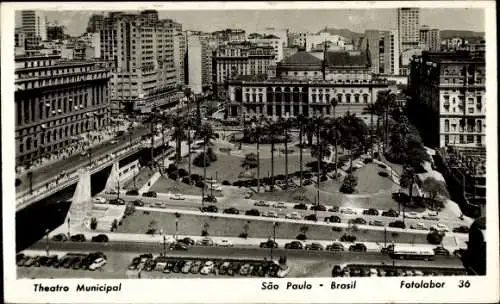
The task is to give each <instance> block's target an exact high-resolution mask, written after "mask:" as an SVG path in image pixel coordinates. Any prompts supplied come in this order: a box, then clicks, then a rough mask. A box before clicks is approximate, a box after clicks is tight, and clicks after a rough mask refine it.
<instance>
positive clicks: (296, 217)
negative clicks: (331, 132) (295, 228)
mask: <svg viewBox="0 0 500 304" xmlns="http://www.w3.org/2000/svg"><path fill="white" fill-rule="evenodd" d="M285 218H287V219H292V220H301V219H302V216H301V215H300V213H298V212H291V213H288V214H287V215H285Z"/></svg>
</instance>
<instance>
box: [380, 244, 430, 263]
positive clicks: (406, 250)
mask: <svg viewBox="0 0 500 304" xmlns="http://www.w3.org/2000/svg"><path fill="white" fill-rule="evenodd" d="M389 255H390V256H391V258H393V259H400V260H403V259H412V260H425V261H429V260H433V259H434V255H435V254H434V250H432V248H427V247H421V246H411V245H394V247H393V249H392V250H390V252H389Z"/></svg>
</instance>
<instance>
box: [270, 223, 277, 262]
mask: <svg viewBox="0 0 500 304" xmlns="http://www.w3.org/2000/svg"><path fill="white" fill-rule="evenodd" d="M277 226H279V223H277V222H273V243H272V245H271V260H272V259H273V249H274V244H276V227H277Z"/></svg>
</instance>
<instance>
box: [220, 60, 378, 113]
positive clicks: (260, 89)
mask: <svg viewBox="0 0 500 304" xmlns="http://www.w3.org/2000/svg"><path fill="white" fill-rule="evenodd" d="M387 88H388V82H387V81H386V80H383V79H377V78H374V77H372V72H371V67H370V59H369V56H368V54H367V53H366V52H324V53H323V57H322V59H319V58H318V57H316V56H314V55H311V54H310V53H309V52H304V51H302V52H298V53H296V54H294V55H292V56H291V57H289V58H286V59H284V60H282V61H281V62H279V63H278V66H277V67H276V77H275V78H266V77H263V76H262V75H248V76H239V77H236V78H235V79H232V80H230V81H229V90H228V95H229V96H228V97H229V98H228V104H227V109H228V115H229V116H230V117H234V118H241V117H244V118H250V117H255V116H257V117H259V116H266V117H272V118H277V117H296V116H298V115H300V114H302V115H305V116H308V117H313V116H316V115H324V116H331V115H333V110H334V109H333V106H332V105H331V101H332V99H334V98H335V99H336V100H337V102H338V105H337V107H336V108H335V114H336V115H343V114H344V113H345V112H347V111H349V112H351V113H356V114H357V115H359V116H361V117H362V118H363V119H364V120H365V121H366V122H369V117H364V116H363V115H361V113H362V112H363V109H364V108H365V107H366V106H367V105H368V104H370V103H373V102H375V100H376V96H377V92H378V91H379V90H384V89H387Z"/></svg>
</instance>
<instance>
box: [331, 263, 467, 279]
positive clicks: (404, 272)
mask: <svg viewBox="0 0 500 304" xmlns="http://www.w3.org/2000/svg"><path fill="white" fill-rule="evenodd" d="M466 274H467V273H466V271H465V270H464V269H458V268H435V267H407V266H391V265H370V264H347V265H335V266H333V268H332V277H416V276H454V275H455V276H459V275H466Z"/></svg>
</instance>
